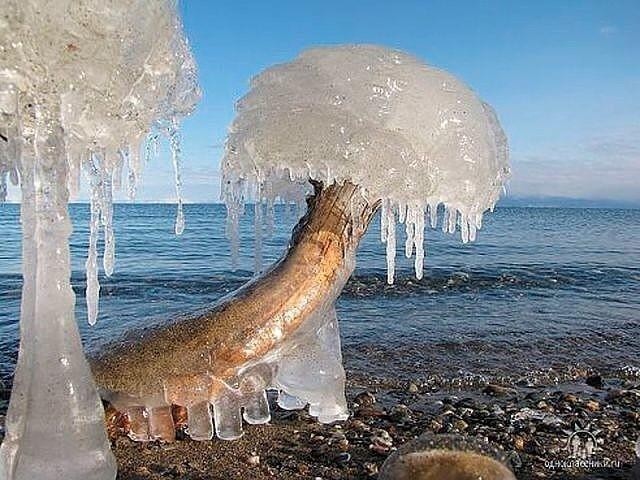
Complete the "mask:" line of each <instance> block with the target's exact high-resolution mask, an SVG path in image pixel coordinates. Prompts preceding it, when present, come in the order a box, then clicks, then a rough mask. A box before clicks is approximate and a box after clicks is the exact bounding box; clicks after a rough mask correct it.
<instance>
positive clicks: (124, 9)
mask: <svg viewBox="0 0 640 480" xmlns="http://www.w3.org/2000/svg"><path fill="white" fill-rule="evenodd" d="M0 53H1V58H2V64H1V65H0V135H1V138H0V197H4V196H5V194H6V182H7V178H9V179H10V180H11V181H12V182H13V183H15V184H18V183H19V185H20V188H21V191H22V204H21V222H22V228H23V277H24V283H23V292H22V306H21V318H20V350H19V356H18V364H17V367H16V372H15V376H14V383H13V391H12V395H11V401H10V405H9V410H8V412H7V419H6V436H5V439H4V442H3V444H2V446H1V447H0V478H2V479H3V480H4V479H7V480H9V479H11V480H14V479H16V480H17V479H34V478H37V479H39V480H47V479H52V480H53V479H56V480H59V479H62V478H65V479H78V480H80V479H82V480H88V479H90V480H94V479H95V480H106V479H113V478H115V475H116V465H115V460H114V458H113V456H112V454H111V452H110V450H109V445H108V442H107V438H106V435H105V432H104V423H103V422H104V417H103V410H102V405H101V403H100V400H99V398H98V395H97V393H96V391H95V386H94V383H93V379H92V377H91V372H90V371H89V368H88V365H87V362H86V360H85V358H84V354H83V351H82V345H81V343H80V337H79V334H78V329H77V325H76V323H75V318H74V306H75V297H74V294H73V290H72V289H71V284H70V258H69V244H68V240H69V235H70V233H71V222H70V220H69V215H68V211H67V202H68V199H69V194H70V192H71V194H73V192H75V191H77V188H78V184H79V180H80V174H81V171H82V170H83V169H84V170H85V171H86V172H87V175H88V176H89V178H90V191H91V239H90V251H89V258H88V260H87V271H88V288H87V292H88V296H87V303H88V307H89V308H88V310H89V315H90V321H94V320H95V315H96V313H97V295H98V291H99V285H98V283H97V273H96V271H97V264H98V261H97V252H96V244H97V234H98V229H99V227H100V226H102V227H103V228H104V234H105V252H104V259H103V265H104V269H105V273H107V274H110V273H111V272H112V270H113V262H114V256H113V252H114V241H113V229H112V226H111V224H112V218H113V210H112V205H111V198H112V194H113V189H114V188H117V187H118V186H119V185H120V183H121V178H120V177H121V175H122V173H123V169H124V168H125V167H126V169H127V170H128V176H129V179H130V182H131V184H130V189H131V190H132V191H133V190H135V183H136V181H137V179H138V177H139V174H140V168H141V162H140V147H141V142H142V141H143V140H144V139H145V138H146V136H147V134H148V133H149V131H150V130H151V129H152V128H156V129H161V130H166V131H168V133H169V135H170V136H171V137H172V147H173V148H174V150H175V151H176V154H175V155H174V163H175V164H176V166H179V145H178V143H177V139H178V136H177V132H176V125H177V120H178V119H179V118H180V117H182V116H184V115H186V114H188V113H189V112H190V111H191V110H192V109H193V106H194V104H195V102H196V101H197V99H198V97H199V90H198V87H197V84H196V74H195V64H194V62H193V59H192V57H191V53H190V51H189V48H188V46H187V44H186V40H185V38H184V35H183V33H182V27H181V24H180V20H179V18H178V15H177V11H176V4H175V2H174V1H172V0H114V1H110V2H104V1H102V0H7V1H5V2H4V3H3V6H2V17H1V18H0ZM125 164H126V165H125ZM176 178H177V179H178V190H179V172H178V173H177V174H176ZM178 194H179V191H178ZM2 199H3V198H0V200H2ZM178 218H179V220H178V225H177V230H180V229H181V228H182V220H181V214H180V213H179V217H178Z"/></svg>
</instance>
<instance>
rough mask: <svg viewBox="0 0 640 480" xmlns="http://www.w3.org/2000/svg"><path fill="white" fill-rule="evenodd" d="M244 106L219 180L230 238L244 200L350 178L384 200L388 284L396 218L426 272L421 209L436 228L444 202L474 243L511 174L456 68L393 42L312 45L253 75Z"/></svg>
mask: <svg viewBox="0 0 640 480" xmlns="http://www.w3.org/2000/svg"><path fill="white" fill-rule="evenodd" d="M237 111H238V114H237V116H236V119H235V120H234V122H233V125H232V126H231V131H230V134H229V138H228V142H227V151H226V155H225V158H224V161H223V184H222V187H223V198H224V200H225V202H226V204H227V208H228V217H229V220H230V226H229V229H228V231H229V236H230V238H231V239H232V243H233V244H234V245H236V244H237V241H238V240H237V237H238V234H237V230H238V229H237V221H238V220H237V219H238V216H239V213H240V211H241V209H242V204H243V203H244V201H245V200H246V199H248V198H254V199H255V200H256V201H257V202H259V203H262V202H264V203H266V204H269V203H270V202H273V201H274V200H275V199H276V198H279V199H281V200H283V201H287V202H288V201H291V200H292V199H295V198H299V197H300V196H302V195H304V192H305V191H306V189H307V188H308V183H307V180H308V179H313V180H316V181H319V182H323V183H324V184H325V185H329V184H331V183H334V182H335V183H342V182H344V181H349V182H351V183H353V184H355V185H358V186H359V187H360V188H361V189H362V191H363V194H364V195H365V196H366V197H367V198H369V199H370V201H371V202H372V203H373V202H375V201H378V200H382V202H383V203H382V206H383V208H382V222H383V225H382V227H383V228H382V241H383V242H388V245H387V261H388V271H389V282H390V283H391V282H393V270H394V256H395V251H396V248H395V247H396V244H395V242H396V235H395V230H396V223H397V222H398V221H399V222H402V223H405V226H406V233H407V238H406V248H405V252H406V254H407V256H411V255H412V254H414V253H415V256H416V259H415V270H416V275H417V276H418V278H420V277H421V276H422V268H423V257H424V248H423V241H424V224H425V214H429V216H430V218H431V224H432V226H435V220H436V218H437V214H438V206H439V205H441V204H442V205H444V210H443V214H442V224H443V228H444V229H445V231H449V232H453V231H455V230H456V228H459V230H460V233H461V237H462V240H463V241H464V242H467V241H469V240H473V239H475V236H476V230H477V229H479V228H480V226H481V222H482V214H483V212H484V211H485V210H487V209H491V208H493V206H494V204H495V202H496V200H497V199H498V196H499V195H500V192H501V191H502V189H503V184H504V182H505V181H506V178H507V177H508V174H509V168H508V164H507V156H508V154H507V141H506V138H505V135H504V133H503V131H502V129H501V128H500V125H499V123H498V120H497V118H496V115H495V113H494V112H493V110H492V108H491V107H490V106H489V105H487V104H486V103H484V102H483V101H482V100H480V99H479V98H478V97H477V95H476V94H475V93H474V92H473V91H471V90H470V89H469V88H468V87H467V86H466V85H464V84H463V83H462V82H460V81H459V80H457V79H456V78H455V77H453V76H452V75H450V74H449V73H447V72H444V71H442V70H439V69H437V68H434V67H431V66H428V65H426V64H424V63H423V62H422V61H420V60H418V59H416V58H415V57H412V56H410V55H407V54H405V53H403V52H400V51H397V50H392V49H388V48H384V47H378V46H370V45H347V46H337V47H326V48H315V49H312V50H307V51H305V52H303V53H302V54H301V55H300V56H299V57H298V58H296V59H295V60H293V61H292V62H289V63H285V64H282V65H277V66H275V67H272V68H269V69H267V70H265V71H264V72H262V73H261V74H260V75H258V76H257V77H255V78H254V79H253V81H252V82H251V90H250V91H249V93H248V94H247V95H246V96H245V97H244V98H242V99H241V100H240V101H239V102H238V105H237ZM260 208H262V207H260V206H258V209H260ZM259 228H261V227H259Z"/></svg>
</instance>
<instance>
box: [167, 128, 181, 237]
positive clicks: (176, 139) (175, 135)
mask: <svg viewBox="0 0 640 480" xmlns="http://www.w3.org/2000/svg"><path fill="white" fill-rule="evenodd" d="M168 134H169V147H170V148H171V158H172V160H173V173H174V179H175V183H176V198H177V201H178V212H177V213H176V226H175V232H176V235H182V232H184V212H183V211H182V174H181V169H182V158H181V156H182V151H181V147H180V130H179V129H178V121H177V120H176V119H172V121H171V125H170V126H169V131H168Z"/></svg>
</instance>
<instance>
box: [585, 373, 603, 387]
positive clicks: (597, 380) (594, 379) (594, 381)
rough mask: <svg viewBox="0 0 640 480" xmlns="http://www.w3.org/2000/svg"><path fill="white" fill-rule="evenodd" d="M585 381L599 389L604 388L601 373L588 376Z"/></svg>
mask: <svg viewBox="0 0 640 480" xmlns="http://www.w3.org/2000/svg"><path fill="white" fill-rule="evenodd" d="M585 383H586V384H587V385H589V386H590V387H593V388H597V389H599V390H602V388H603V387H604V382H603V381H602V377H601V376H600V375H591V376H589V377H587V379H586V380H585Z"/></svg>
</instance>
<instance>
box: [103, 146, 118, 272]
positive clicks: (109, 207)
mask: <svg viewBox="0 0 640 480" xmlns="http://www.w3.org/2000/svg"><path fill="white" fill-rule="evenodd" d="M101 160H102V165H101V169H100V170H101V172H102V205H101V208H100V213H101V218H102V226H103V227H104V254H103V258H102V264H103V266H104V273H105V275H106V276H107V277H110V276H111V275H113V264H114V261H115V242H114V238H113V185H112V182H111V176H112V173H111V172H110V171H109V168H108V167H107V165H108V163H107V158H106V156H105V155H103V156H102V159H101Z"/></svg>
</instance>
